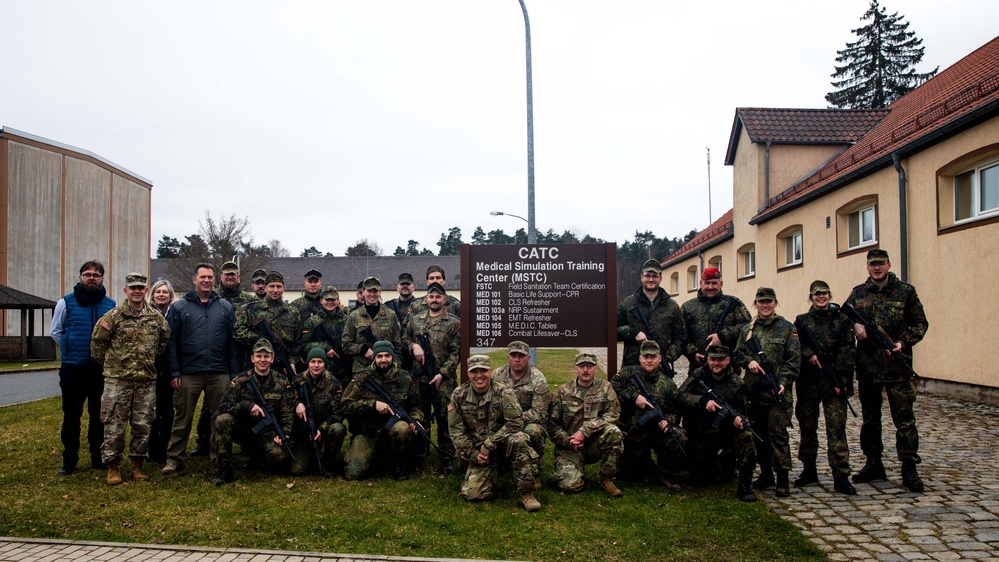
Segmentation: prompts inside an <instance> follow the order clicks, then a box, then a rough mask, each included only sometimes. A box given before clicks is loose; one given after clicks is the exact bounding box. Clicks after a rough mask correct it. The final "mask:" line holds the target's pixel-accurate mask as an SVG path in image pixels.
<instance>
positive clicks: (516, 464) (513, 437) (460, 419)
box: [448, 380, 538, 500]
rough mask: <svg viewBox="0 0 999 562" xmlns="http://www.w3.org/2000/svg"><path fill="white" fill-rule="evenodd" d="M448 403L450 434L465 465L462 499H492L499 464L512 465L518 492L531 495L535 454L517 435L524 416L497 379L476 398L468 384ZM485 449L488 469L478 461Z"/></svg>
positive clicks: (536, 475) (521, 436)
mask: <svg viewBox="0 0 999 562" xmlns="http://www.w3.org/2000/svg"><path fill="white" fill-rule="evenodd" d="M450 401H451V407H450V408H449V412H448V424H449V425H450V427H451V435H452V438H453V439H454V444H455V447H456V448H457V452H458V456H459V457H460V458H461V459H463V460H465V461H468V470H467V471H466V472H465V480H464V482H462V484H461V497H463V498H465V499H466V500H485V499H489V498H491V497H492V496H493V492H494V488H495V487H496V482H497V480H498V479H499V469H500V463H501V462H503V461H508V462H510V463H511V464H512V465H513V473H514V478H515V479H516V481H517V490H519V491H520V492H532V491H534V483H535V481H536V479H537V477H538V474H537V459H538V454H537V453H536V452H535V451H534V449H533V448H532V447H531V443H530V440H529V439H528V437H527V435H526V434H525V433H524V432H523V431H521V429H522V428H523V427H524V416H523V411H522V410H521V409H520V403H519V402H518V401H517V395H516V394H514V392H513V391H512V390H511V389H510V388H508V387H507V386H505V385H503V384H502V383H499V382H496V381H495V380H493V381H490V383H489V388H488V389H487V390H486V391H485V392H484V393H483V394H481V395H480V394H478V393H476V392H475V390H474V389H473V388H472V385H471V383H467V382H466V383H465V384H462V385H461V386H459V387H458V389H457V390H455V391H454V394H452V395H451V399H450ZM483 446H485V448H486V449H488V450H489V451H490V458H489V464H488V465H486V466H480V465H479V463H478V460H477V459H478V455H479V450H480V448H481V447H483Z"/></svg>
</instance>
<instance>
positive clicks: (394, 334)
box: [342, 277, 402, 373]
mask: <svg viewBox="0 0 999 562" xmlns="http://www.w3.org/2000/svg"><path fill="white" fill-rule="evenodd" d="M361 284H362V286H363V288H364V303H363V304H362V305H361V306H359V307H357V308H355V309H354V310H353V311H352V312H351V313H350V315H349V316H347V323H346V325H344V328H343V339H342V341H343V350H344V351H345V352H346V353H348V354H349V355H352V356H353V357H354V363H353V368H352V372H354V373H356V372H358V371H360V370H361V369H364V368H365V367H368V366H369V365H371V362H372V360H373V359H374V357H375V353H374V351H373V350H372V349H371V347H372V346H373V345H374V344H375V342H377V341H387V342H389V343H391V344H392V347H393V349H394V351H393V353H394V354H395V357H396V359H397V360H398V359H400V358H401V352H402V329H401V328H400V327H399V320H398V319H396V317H395V313H394V312H392V311H391V310H389V309H388V308H386V307H384V306H382V302H381V295H382V283H381V281H379V280H378V278H377V277H368V278H366V279H365V280H364V281H362V282H361ZM400 364H401V363H400Z"/></svg>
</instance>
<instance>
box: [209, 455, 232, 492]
mask: <svg viewBox="0 0 999 562" xmlns="http://www.w3.org/2000/svg"><path fill="white" fill-rule="evenodd" d="M228 482H232V463H231V462H229V459H227V458H222V457H219V458H218V459H216V461H215V477H214V478H212V484H213V485H215V486H222V485H223V484H226V483H228Z"/></svg>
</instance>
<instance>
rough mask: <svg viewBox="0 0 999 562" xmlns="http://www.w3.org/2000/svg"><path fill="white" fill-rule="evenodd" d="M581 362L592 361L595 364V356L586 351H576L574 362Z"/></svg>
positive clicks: (577, 363)
mask: <svg viewBox="0 0 999 562" xmlns="http://www.w3.org/2000/svg"><path fill="white" fill-rule="evenodd" d="M583 363H592V364H594V365H596V364H597V356H596V355H594V354H592V353H589V352H586V351H583V352H581V353H577V354H576V362H575V364H576V365H582V364H583Z"/></svg>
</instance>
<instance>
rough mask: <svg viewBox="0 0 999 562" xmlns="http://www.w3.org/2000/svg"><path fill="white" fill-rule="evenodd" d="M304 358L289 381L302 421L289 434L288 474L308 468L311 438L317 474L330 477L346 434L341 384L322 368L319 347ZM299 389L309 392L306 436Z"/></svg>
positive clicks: (334, 471)
mask: <svg viewBox="0 0 999 562" xmlns="http://www.w3.org/2000/svg"><path fill="white" fill-rule="evenodd" d="M323 289H324V290H325V289H326V287H324V288H323ZM308 359H309V360H308V363H307V364H308V367H309V368H308V370H307V371H306V372H305V373H304V374H302V375H301V376H299V377H298V378H296V379H295V380H294V382H293V383H292V386H293V387H294V388H295V391H296V392H298V393H299V396H298V399H299V402H298V406H296V408H295V415H296V416H298V418H299V419H300V420H301V422H302V423H299V424H296V425H295V432H294V433H293V435H294V438H293V439H292V440H293V441H294V443H295V446H294V452H295V460H294V461H293V462H292V464H291V473H292V474H295V475H298V474H304V473H305V471H307V470H308V469H309V459H311V458H315V452H316V448H317V447H316V446H315V445H313V443H312V442H313V441H315V442H316V443H317V444H318V449H319V454H320V458H319V460H320V461H321V463H317V466H318V465H319V464H321V466H322V468H323V470H322V474H321V475H320V476H326V477H329V478H332V477H333V475H334V474H336V472H337V470H336V468H335V467H337V466H339V464H340V463H341V462H342V460H341V457H340V449H341V448H343V439H344V437H346V436H347V428H346V427H345V426H344V425H343V411H342V410H341V407H340V400H341V399H342V398H343V387H342V386H340V381H338V380H337V379H336V377H334V376H333V375H332V374H330V372H329V371H328V370H327V369H326V354H325V353H323V351H322V349H320V348H314V349H312V351H310V352H309V355H308ZM303 391H305V392H308V393H309V404H310V405H311V406H312V423H313V424H315V428H316V433H315V434H314V435H309V434H308V431H306V429H307V428H308V412H307V410H306V407H305V401H304V400H303V399H302V397H301V393H302V392H303Z"/></svg>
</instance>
